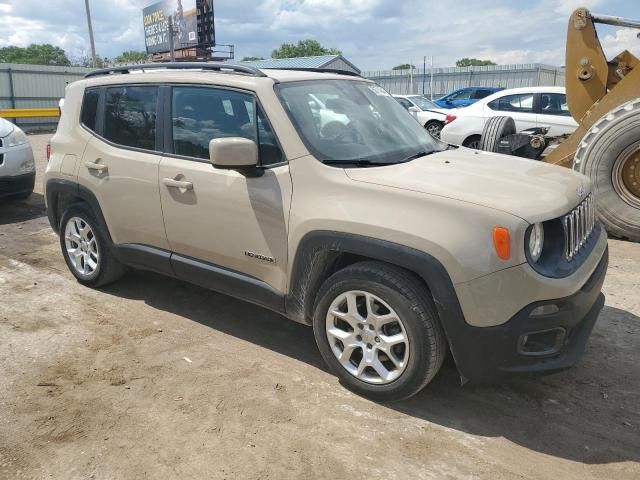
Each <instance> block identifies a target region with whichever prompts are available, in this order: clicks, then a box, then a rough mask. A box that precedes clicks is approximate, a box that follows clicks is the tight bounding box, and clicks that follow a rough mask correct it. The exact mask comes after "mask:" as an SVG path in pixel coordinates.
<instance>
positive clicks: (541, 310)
mask: <svg viewBox="0 0 640 480" xmlns="http://www.w3.org/2000/svg"><path fill="white" fill-rule="evenodd" d="M559 311H560V308H558V306H557V305H556V304H555V303H547V304H546V305H540V306H539V307H536V308H534V309H533V310H531V313H530V314H529V316H530V317H542V316H543V315H552V314H554V313H558V312H559Z"/></svg>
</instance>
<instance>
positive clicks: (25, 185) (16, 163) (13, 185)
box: [0, 118, 36, 198]
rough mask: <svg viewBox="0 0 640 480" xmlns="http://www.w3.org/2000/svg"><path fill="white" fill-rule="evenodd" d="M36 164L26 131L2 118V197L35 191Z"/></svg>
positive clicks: (0, 191)
mask: <svg viewBox="0 0 640 480" xmlns="http://www.w3.org/2000/svg"><path fill="white" fill-rule="evenodd" d="M35 179H36V164H35V162H34V160H33V150H32V149H31V144H30V143H29V139H28V138H27V136H26V135H25V133H24V132H23V131H22V130H21V129H20V128H18V127H17V126H15V125H14V124H13V123H11V122H8V121H7V120H5V119H3V118H0V198H4V197H15V198H27V197H28V196H29V195H31V192H33V186H34V183H35Z"/></svg>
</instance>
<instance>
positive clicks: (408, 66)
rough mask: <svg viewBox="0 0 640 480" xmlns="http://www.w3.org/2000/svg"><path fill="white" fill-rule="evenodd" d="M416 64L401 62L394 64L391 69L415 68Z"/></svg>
mask: <svg viewBox="0 0 640 480" xmlns="http://www.w3.org/2000/svg"><path fill="white" fill-rule="evenodd" d="M415 69H416V66H415V65H411V64H410V63H403V64H401V65H396V66H395V67H393V68H392V69H391V70H415Z"/></svg>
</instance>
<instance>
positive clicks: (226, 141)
mask: <svg viewBox="0 0 640 480" xmlns="http://www.w3.org/2000/svg"><path fill="white" fill-rule="evenodd" d="M209 159H210V161H211V164H212V165H213V166H214V167H217V168H229V169H232V168H246V167H255V166H256V165H257V164H258V145H257V144H256V142H254V141H253V140H249V139H248V138H243V137H226V138H214V139H213V140H211V141H210V142H209Z"/></svg>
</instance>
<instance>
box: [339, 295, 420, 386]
mask: <svg viewBox="0 0 640 480" xmlns="http://www.w3.org/2000/svg"><path fill="white" fill-rule="evenodd" d="M326 333H327V339H328V341H329V345H330V347H331V351H332V352H333V354H334V355H335V357H336V359H337V360H338V362H339V363H340V365H342V367H343V368H344V369H345V370H347V371H348V372H349V373H350V374H351V375H353V376H354V377H356V378H358V379H359V380H362V381H363V382H367V383H372V384H379V385H380V384H387V383H391V382H393V381H394V380H396V379H398V378H399V377H400V375H402V373H403V372H404V371H405V369H406V367H407V362H408V360H409V353H410V352H409V339H408V335H407V332H406V330H405V328H404V325H403V323H402V320H401V319H400V317H399V316H398V314H397V313H396V312H395V311H394V310H393V309H392V308H391V307H390V306H389V305H388V304H387V303H385V302H384V300H382V299H381V298H380V297H378V296H376V295H373V294H372V293H369V292H364V291H348V292H344V293H342V294H340V295H339V296H338V297H336V298H335V299H334V300H333V302H331V306H330V307H329V311H328V313H327V317H326Z"/></svg>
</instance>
